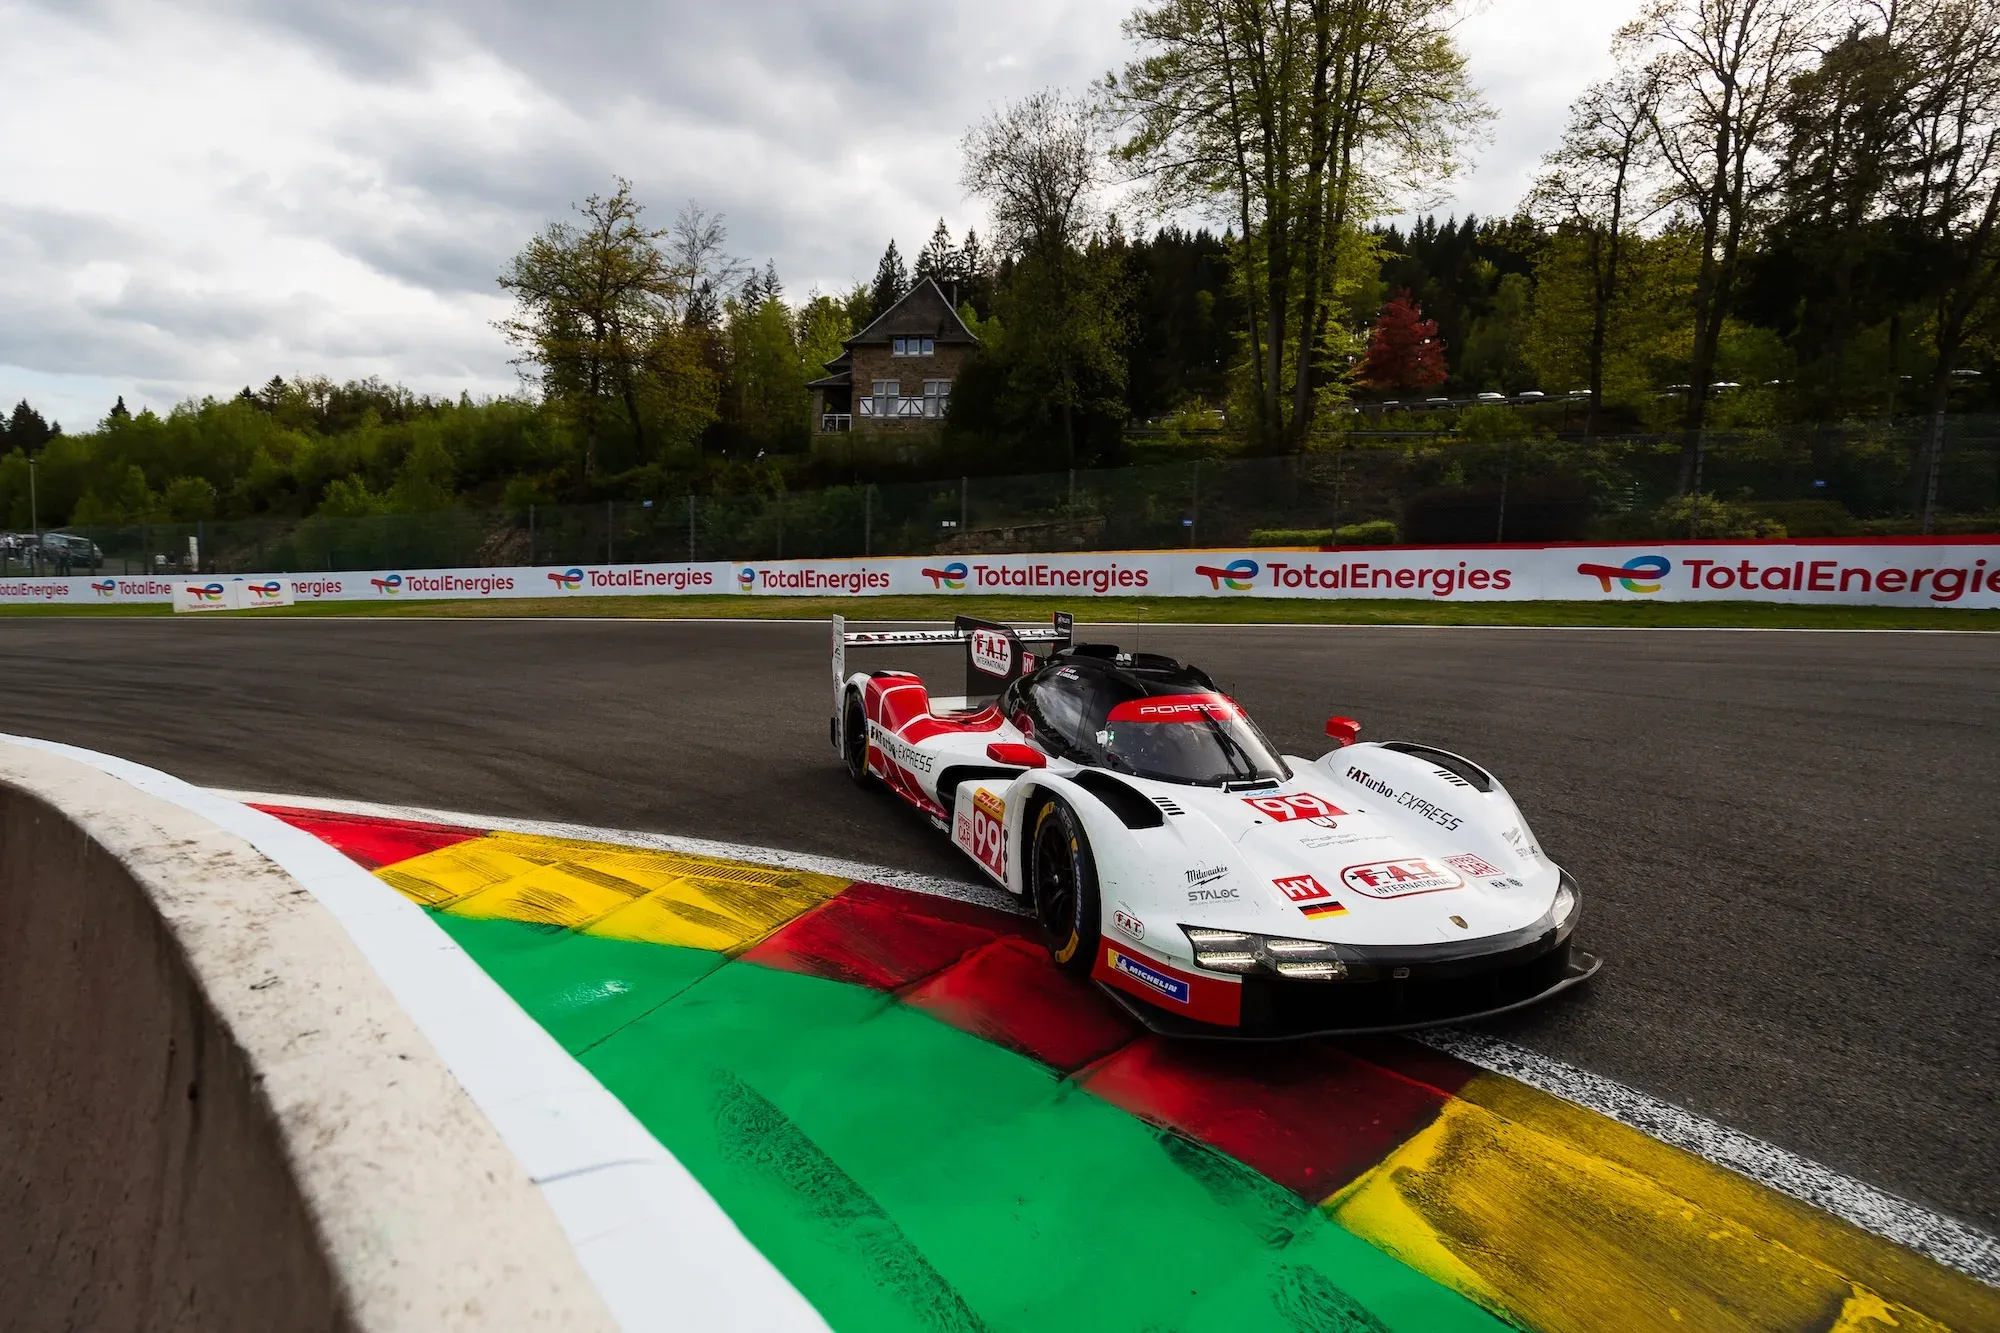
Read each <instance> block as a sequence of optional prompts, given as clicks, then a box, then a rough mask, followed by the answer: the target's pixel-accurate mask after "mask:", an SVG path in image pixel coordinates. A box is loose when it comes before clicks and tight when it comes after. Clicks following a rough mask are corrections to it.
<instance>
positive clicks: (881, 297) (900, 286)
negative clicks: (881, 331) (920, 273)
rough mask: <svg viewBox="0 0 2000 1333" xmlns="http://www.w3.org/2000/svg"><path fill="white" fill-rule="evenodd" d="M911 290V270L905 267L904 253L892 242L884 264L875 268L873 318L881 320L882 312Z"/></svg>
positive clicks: (884, 256) (886, 251) (883, 259)
mask: <svg viewBox="0 0 2000 1333" xmlns="http://www.w3.org/2000/svg"><path fill="white" fill-rule="evenodd" d="M909 290H910V274H909V270H908V269H905V268H904V267H903V254H902V251H900V250H898V249H897V248H896V243H895V241H893V240H892V241H890V242H889V248H888V249H887V250H884V251H883V252H882V262H881V263H879V264H877V265H876V266H875V287H874V290H873V291H872V292H871V293H870V294H869V295H870V296H871V298H872V299H873V304H874V315H873V316H872V318H875V319H880V318H881V317H882V312H883V311H885V310H887V309H888V308H889V307H890V306H892V305H894V304H896V302H898V301H900V300H902V299H903V297H904V296H906V295H908V294H909Z"/></svg>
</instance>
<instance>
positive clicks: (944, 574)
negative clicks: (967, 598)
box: [924, 560, 972, 592]
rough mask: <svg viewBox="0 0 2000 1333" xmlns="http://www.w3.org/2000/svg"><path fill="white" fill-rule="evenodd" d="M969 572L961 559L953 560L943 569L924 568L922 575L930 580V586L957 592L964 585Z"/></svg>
mask: <svg viewBox="0 0 2000 1333" xmlns="http://www.w3.org/2000/svg"><path fill="white" fill-rule="evenodd" d="M971 572H972V571H971V570H969V569H967V568H966V567H965V562H964V561H963V560H954V561H952V562H951V563H950V564H948V565H946V566H945V567H944V568H943V569H927V570H925V571H924V577H925V578H927V579H929V580H930V581H931V587H932V588H949V589H951V590H952V591H953V592H957V591H959V590H960V589H962V588H963V587H965V576H966V575H967V574H970V573H971Z"/></svg>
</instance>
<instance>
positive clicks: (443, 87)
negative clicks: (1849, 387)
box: [0, 0, 1634, 429]
mask: <svg viewBox="0 0 2000 1333" xmlns="http://www.w3.org/2000/svg"><path fill="white" fill-rule="evenodd" d="M1131 5H1132V0H1008V2H1007V3H1004V4H1003V3H999V0H981V2H980V3H972V2H970V0H900V2H897V0H852V2H851V3H846V4H816V3H812V2H811V0H725V2H724V3H714V0H701V2H700V3H695V2H694V0H664V2H662V0H570V2H569V3H567V4H550V3H547V0H410V2H409V3H405V4H387V3H374V2H373V0H175V2H174V3H171V4H167V3H160V2H159V0H0V31H4V32H5V33H6V34H7V39H6V41H5V42H4V43H0V87H4V88H6V90H7V97H6V111H5V132H4V133H0V401H4V403H5V404H11V403H13V402H14V401H15V400H16V399H18V398H20V397H22V396H26V397H27V398H29V399H30V400H31V401H33V402H34V403H35V404H36V405H37V406H39V407H41V408H42V409H43V410H44V412H46V413H49V414H51V415H54V416H55V417H57V418H59V419H61V420H62V421H63V422H64V423H65V424H66V425H67V426H68V427H69V428H70V429H87V428H89V427H90V426H91V425H93V424H94V423H95V421H96V420H97V419H98V418H99V417H101V416H102V415H103V414H104V411H105V410H106V408H108V407H109V405H110V403H111V402H112V400H113V399H114V398H116V397H117V396H118V395H121V394H122V395H124V397H125V400H126V402H127V403H128V404H129V405H130V406H131V407H132V408H133V409H134V410H135V411H136V410H137V409H138V408H139V407H140V406H141V405H151V406H153V407H155V408H157V409H162V410H163V409H165V408H167V407H170V406H171V405H172V404H174V403H175V402H178V401H180V400H181V399H183V398H186V397H188V396H190V395H200V394H204V393H218V394H222V393H229V392H233V391H234V390H235V389H237V388H239V387H241V386H242V385H244V384H261V383H262V382H263V381H265V380H267V379H269V378H270V377H271V376H272V375H273V374H282V375H287V376H289V375H292V374H294V373H297V372H306V373H324V374H327V375H331V376H333V377H335V378H338V379H345V378H351V377H360V376H364V375H371V374H372V375H380V376H382V377H383V378H385V379H390V380H397V381H401V382H403V383H405V384H408V385H411V386H412V387H414V388H417V389H420V390H424V391H428V392H451V393H456V392H458V391H459V390H461V389H469V390H470V391H472V392H473V393H474V394H475V395H477V394H481V393H497V392H507V391H510V390H512V389H513V388H514V386H515V384H516V381H515V379H514V375H513V372H512V370H511V369H510V367H509V366H508V363H507V358H508V352H507V349H506V347H505V345H504V344H503V343H502V342H501V340H500V338H499V335H498V334H496V333H495V332H494V331H493V329H492V327H491V321H492V320H493V319H494V318H496V317H497V316H498V315H499V314H500V313H501V312H502V310H503V308H504V307H503V304H502V302H501V299H500V297H499V294H498V292H497V290H496V288H495V286H494V282H493V279H494V275H495V274H496V273H497V272H498V271H499V269H500V267H501V265H502V264H503V262H504V261H505V259H506V257H507V256H508V255H510V254H511V253H513V252H514V251H515V250H516V249H518V248H519V246H520V244H521V243H522V241H524V240H525V239H526V238H527V237H528V236H529V235H530V234H532V233H533V232H534V231H535V230H536V229H537V228H538V227H539V226H540V225H542V223H543V222H545V221H546V220H547V219H549V218H551V217H554V216H556V215H558V214H560V213H562V212H563V211H565V210H566V208H567V207H568V205H569V203H570V201H572V200H575V199H578V198H581V197H582V196H583V195H585V194H588V193H590V192H591V191H593V190H602V189H605V188H606V187H607V186H608V184H609V182H610V181H611V178H612V177H613V175H614V174H622V175H625V176H628V177H630V178H631V179H632V181H633V182H634V184H635V186H636V188H637V191H638V193H639V197H640V198H641V199H642V200H645V201H647V202H648V203H649V204H650V206H651V208H652V210H653V212H654V214H655V215H656V216H657V217H658V219H659V221H660V222H661V223H662V224H664V223H665V222H667V221H668V220H670V218H671V216H672V214H673V213H674V211H675V210H676V209H677V208H678V207H679V206H680V204H681V203H682V202H683V201H685V200H688V199H691V198H692V199H697V200H699V201H700V202H702V203H703V204H704V205H706V206H708V207H710V208H712V209H716V210H719V211H721V212H722V213H723V214H725V215H726V218H727V223H728V226H729V229H730V248H731V250H732V251H733V252H735V253H737V254H740V255H743V256H745V257H747V258H750V259H753V260H755V261H757V262H759V263H761V262H762V261H763V260H765V259H767V258H769V259H774V260H775V261H776V262H777V265H778V271H779V273H780V275H781V276H782V278H783V279H784V281H785V283H786V286H787V288H788V291H789V293H790V294H791V295H793V296H798V295H802V294H804V293H805V292H806V291H808V290H810V289H811V288H812V287H814V286H815V285H818V286H820V287H823V288H826V289H828V290H832V289H836V288H841V287H845V286H846V285H848V284H850V283H852V282H854V281H855V280H857V279H862V278H866V277H868V276H870V275H871V274H872V273H873V270H874V265H875V260H876V258H877V257H878V256H879V255H880V253H881V250H882V246H883V244H884V243H885V242H886V241H887V239H888V238H889V237H891V236H894V237H895V238H896V239H897V241H898V242H899V244H900V245H901V246H902V247H903V249H904V251H905V253H906V254H911V253H914V251H915V250H916V248H917V247H918V246H920V245H921V244H922V243H923V241H924V239H925V238H926V237H927V236H928V235H929V233H930V230H931V227H932V226H933V225H934V224H935V222H936V220H937V219H938V217H939V216H940V215H942V216H943V217H944V218H945V219H946V220H947V221H948V222H949V223H950V224H951V226H952V228H953V230H954V231H955V232H957V231H962V230H963V228H964V227H965V226H966V225H967V224H968V223H972V224H977V223H978V221H979V214H978V212H977V210H976V209H975V208H974V207H973V206H971V205H970V204H968V202H967V201H966V200H965V199H964V198H963V197H962V196H961V194H960V192H959V188H958V164H957V140H958V136H959V135H960V133H961V132H962V131H963V130H964V128H965V126H966V125H968V124H969V123H971V122H973V121H975V120H977V119H978V118H979V117H980V116H981V115H983V114H984V113H985V112H986V111H987V109H988V108H989V107H990V106H992V105H993V104H995V103H997V102H1001V101H1004V100H1006V99H1008V98H1010V97H1014V96H1018V95H1020V94H1021V93H1024V92H1027V91H1031V90H1033V89H1036V88H1039V87H1044V86H1057V87H1067V88H1072V89H1076V88H1081V87H1082V86H1083V85H1084V84H1086V83H1087V82H1089V81H1090V80H1091V79H1092V78H1094V77H1095V76H1097V75H1099V74H1101V73H1102V72H1103V71H1104V70H1106V69H1107V68H1110V67H1112V66H1113V65H1116V64H1119V63H1121V62H1122V60H1123V59H1124V57H1125V55H1126V47H1125V44H1124V42H1123V39H1122V38H1121V36H1120V33H1119V23H1120V20H1121V19H1122V18H1123V17H1124V15H1125V14H1126V13H1127V12H1128V11H1129V9H1130V8H1131ZM1633 7H1634V6H1633V4H1628V3H1627V2H1626V0H1475V3H1474V4H1473V5H1472V8H1471V10H1470V12H1468V14H1467V16H1466V17H1465V19H1464V20H1463V23H1462V26H1461V37H1462V41H1463V44H1464V47H1465V49H1466V51H1467V53H1468V55H1469V57H1470V60H1471V66H1472V74H1473V78H1474V79H1475V81H1476V82H1477V83H1478V84H1479V86H1480V87H1481V88H1482V90H1483V91H1484V93H1485V95H1486V97H1487V100H1488V101H1489V102H1490V103H1491V104H1492V105H1493V107H1494V109H1495V110H1496V111H1497V112H1498V113H1499V118H1498V120H1497V122H1496V124H1495V127H1494V132H1493V141H1492V143H1491V144H1490V145H1488V146H1487V147H1486V148H1485V149H1484V150H1483V151H1482V153H1481V154H1480V157H1479V163H1478V166H1477V169H1476V170H1475V171H1473V172H1471V173H1470V174H1468V175H1467V176H1466V177H1465V178H1464V179H1462V180H1461V181H1459V182H1457V183H1456V184H1455V185H1454V186H1453V187H1452V189H1451V191H1450V193H1449V196H1448V198H1447V199H1446V200H1445V202H1444V204H1443V205H1442V208H1443V209H1445V210H1455V211H1459V212H1463V211H1466V210H1468V209H1470V210H1473V211H1476V212H1480V213H1486V212H1492V211H1501V212H1504V211H1506V210H1508V209H1510V208H1511V207H1512V206H1513V204H1514V202H1515V201H1516V200H1517V199H1518V198H1519V197H1520V195H1521V192H1522V188H1523V185H1524V183H1525V181H1526V179H1527V178H1528V176H1529V174H1530V173H1531V172H1532V170H1533V167H1534V164H1535V161H1536V159H1537V158H1538V157H1539V156H1540V155H1541V153H1542V152H1543V151H1544V150H1545V149H1546V148H1547V147H1548V146H1549V145H1550V144H1551V143H1552V142H1553V140H1554V138H1555V137H1556V135H1557V133H1558V132H1559V130H1560V128H1561V124H1562V118H1563V113H1564V109H1565V108H1566V106H1567V105H1568V103H1569V100H1570V98H1571V97H1572V96H1574V95H1575V93H1576V92H1577V91H1578V90H1580V89H1581V88H1582V87H1583V86H1584V85H1585V84H1586V83H1588V82H1589V81H1590V80H1591V79H1593V78H1595V77H1598V76H1599V75H1600V74H1601V73H1602V72H1604V69H1605V67H1606V64H1607V61H1606V55H1605V52H1606V48H1607V45H1608V42H1609V39H1610V34H1611V31H1612V29H1613V28H1615V27H1616V26H1617V24H1618V23H1619V22H1620V21H1621V20H1622V19H1623V18H1624V17H1625V16H1626V15H1627V13H1629V11H1630V9H1631V8H1633Z"/></svg>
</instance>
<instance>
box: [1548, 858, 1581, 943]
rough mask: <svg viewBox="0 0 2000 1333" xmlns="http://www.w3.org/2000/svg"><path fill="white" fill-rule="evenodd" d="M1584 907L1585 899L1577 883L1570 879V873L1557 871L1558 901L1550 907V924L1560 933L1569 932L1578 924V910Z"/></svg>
mask: <svg viewBox="0 0 2000 1333" xmlns="http://www.w3.org/2000/svg"><path fill="white" fill-rule="evenodd" d="M1582 906H1583V897H1582V895H1581V894H1579V893H1578V892H1577V891H1576V881H1575V880H1573V879H1571V878H1570V877H1569V871H1567V870H1559V871H1557V879H1556V900H1555V902H1554V903H1553V904H1552V905H1551V906H1550V907H1549V918H1548V919H1549V924H1550V925H1551V926H1553V927H1555V929H1557V930H1559V931H1567V930H1569V929H1570V927H1572V926H1574V925H1575V924H1576V914H1577V909H1578V908H1580V907H1582Z"/></svg>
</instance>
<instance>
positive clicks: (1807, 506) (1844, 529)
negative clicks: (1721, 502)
mask: <svg viewBox="0 0 2000 1333" xmlns="http://www.w3.org/2000/svg"><path fill="white" fill-rule="evenodd" d="M1749 507H1750V508H1751V509H1753V510H1755V511H1756V512H1757V513H1759V514H1762V515H1763V516H1764V517H1765V518H1768V519H1771V520H1772V521H1773V522H1776V523H1780V524H1783V525H1784V529H1785V535H1787V536H1789V537H1851V536H1853V535H1855V532H1856V527H1855V522H1854V515H1853V514H1850V513H1849V512H1848V511H1847V506H1846V505H1844V504H1842V503H1841V502H1840V501H1838V500H1763V501H1759V502H1757V503H1754V504H1752V505H1750V506H1749Z"/></svg>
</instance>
